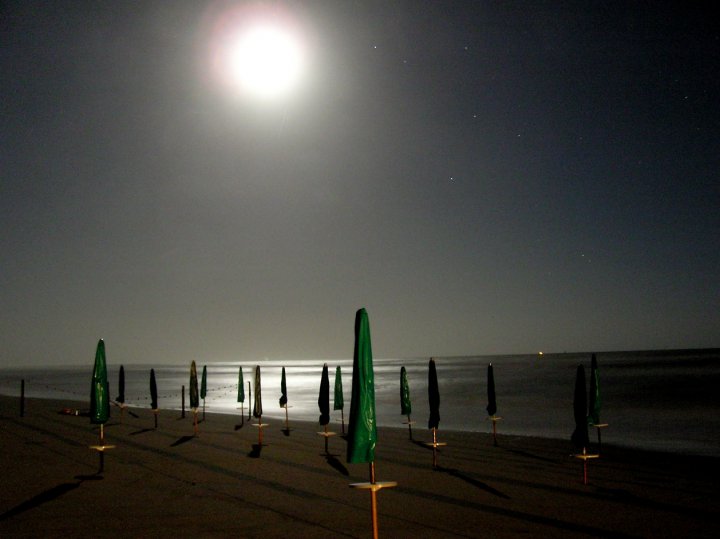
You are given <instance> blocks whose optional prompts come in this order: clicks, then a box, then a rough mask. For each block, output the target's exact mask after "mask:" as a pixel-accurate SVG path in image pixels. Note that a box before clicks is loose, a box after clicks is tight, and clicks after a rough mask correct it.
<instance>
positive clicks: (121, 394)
mask: <svg viewBox="0 0 720 539" xmlns="http://www.w3.org/2000/svg"><path fill="white" fill-rule="evenodd" d="M116 400H117V401H118V402H119V403H120V404H125V367H123V366H122V365H120V373H119V374H118V398H117V399H116Z"/></svg>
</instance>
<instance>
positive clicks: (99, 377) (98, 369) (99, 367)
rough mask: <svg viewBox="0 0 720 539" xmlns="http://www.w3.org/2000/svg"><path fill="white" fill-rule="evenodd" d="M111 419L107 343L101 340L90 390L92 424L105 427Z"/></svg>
mask: <svg viewBox="0 0 720 539" xmlns="http://www.w3.org/2000/svg"><path fill="white" fill-rule="evenodd" d="M109 418H110V395H109V393H108V378H107V362H106V360H105V342H104V341H103V340H102V339H100V341H99V342H98V345H97V350H96V351H95V367H94V368H93V375H92V386H91V388H90V423H92V424H94V425H104V424H105V423H106V422H107V420H108V419H109ZM101 432H102V429H101ZM101 438H102V435H101Z"/></svg>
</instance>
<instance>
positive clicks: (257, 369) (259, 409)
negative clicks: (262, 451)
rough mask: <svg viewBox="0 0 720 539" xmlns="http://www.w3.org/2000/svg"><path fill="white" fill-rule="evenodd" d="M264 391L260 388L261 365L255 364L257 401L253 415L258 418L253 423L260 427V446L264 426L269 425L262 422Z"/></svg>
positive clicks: (260, 445) (259, 445) (259, 444)
mask: <svg viewBox="0 0 720 539" xmlns="http://www.w3.org/2000/svg"><path fill="white" fill-rule="evenodd" d="M262 412H263V410H262V392H261V389H260V365H257V366H255V402H254V404H253V416H255V417H256V418H257V420H258V422H257V423H253V424H254V425H255V426H256V427H257V428H258V448H260V447H262V443H263V428H265V427H266V426H267V425H266V424H264V423H263V422H262Z"/></svg>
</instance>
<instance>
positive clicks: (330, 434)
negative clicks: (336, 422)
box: [318, 425, 337, 455]
mask: <svg viewBox="0 0 720 539" xmlns="http://www.w3.org/2000/svg"><path fill="white" fill-rule="evenodd" d="M327 429H328V428H327V425H325V430H324V431H323V432H318V436H323V437H324V438H325V454H326V455H328V454H329V450H328V438H330V437H331V436H335V434H337V433H335V432H331V431H329V430H327Z"/></svg>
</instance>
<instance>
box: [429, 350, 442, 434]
mask: <svg viewBox="0 0 720 539" xmlns="http://www.w3.org/2000/svg"><path fill="white" fill-rule="evenodd" d="M428 402H429V404H430V418H429V419H428V428H429V429H433V430H437V429H438V428H439V427H440V389H439V388H438V378H437V370H435V360H434V359H431V360H430V366H429V368H428Z"/></svg>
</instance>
